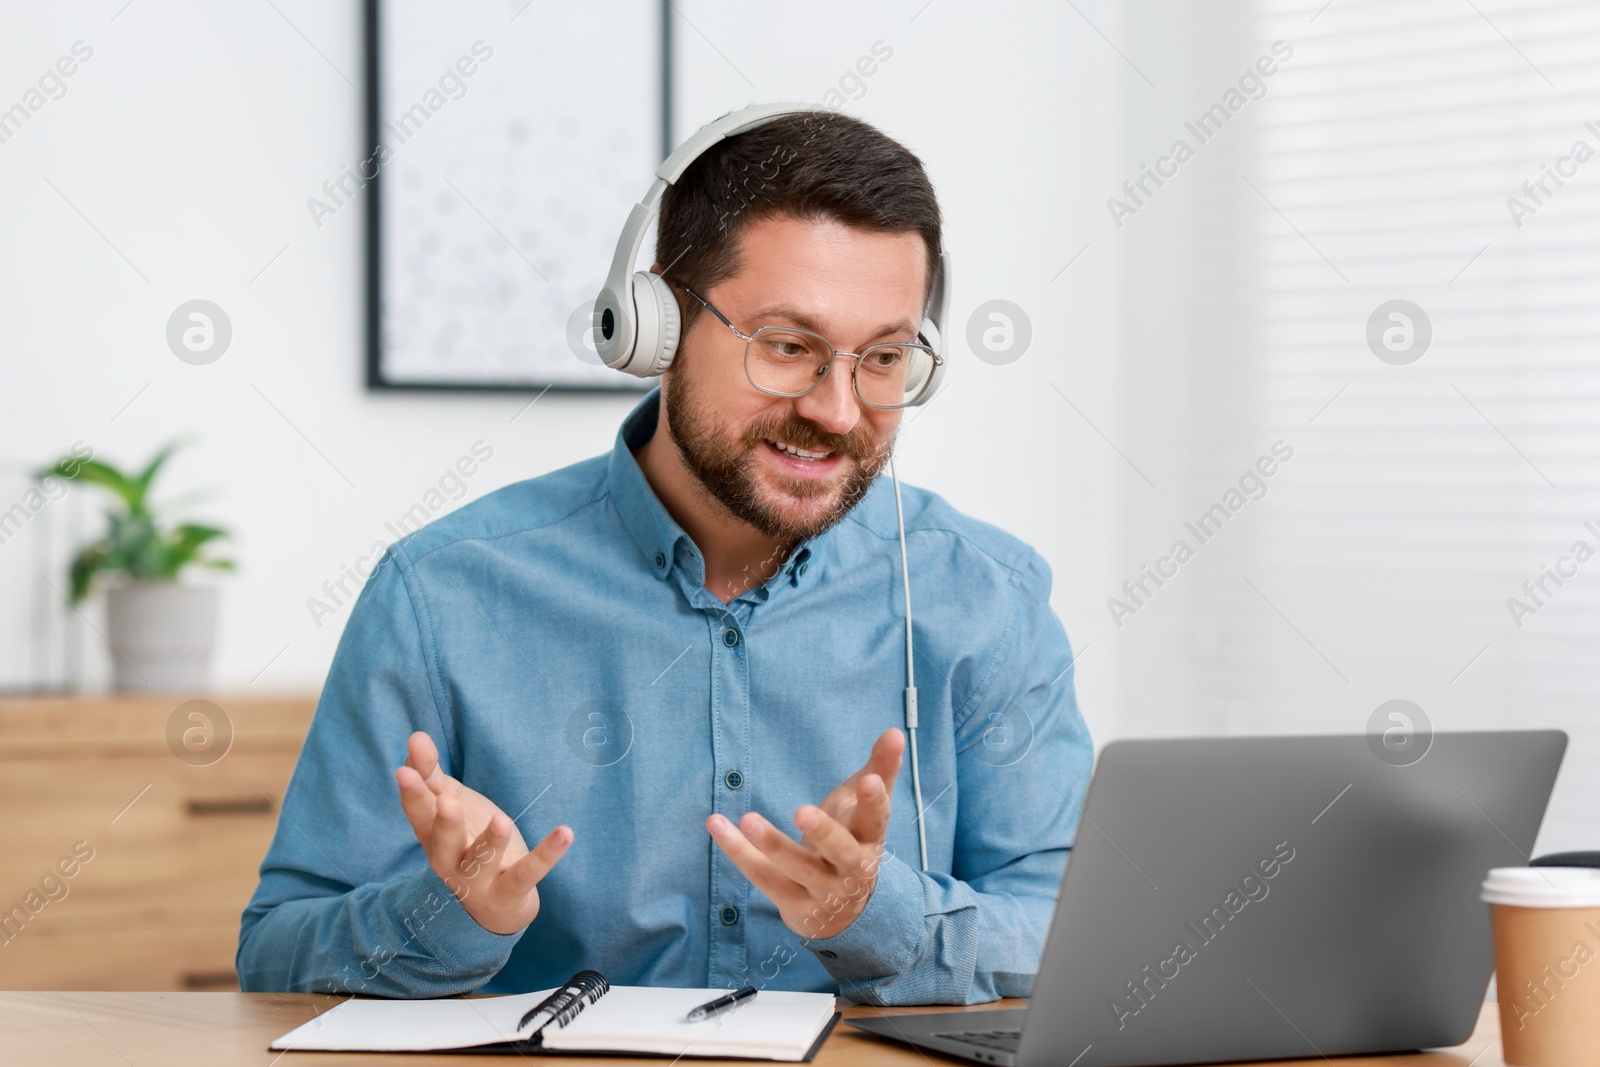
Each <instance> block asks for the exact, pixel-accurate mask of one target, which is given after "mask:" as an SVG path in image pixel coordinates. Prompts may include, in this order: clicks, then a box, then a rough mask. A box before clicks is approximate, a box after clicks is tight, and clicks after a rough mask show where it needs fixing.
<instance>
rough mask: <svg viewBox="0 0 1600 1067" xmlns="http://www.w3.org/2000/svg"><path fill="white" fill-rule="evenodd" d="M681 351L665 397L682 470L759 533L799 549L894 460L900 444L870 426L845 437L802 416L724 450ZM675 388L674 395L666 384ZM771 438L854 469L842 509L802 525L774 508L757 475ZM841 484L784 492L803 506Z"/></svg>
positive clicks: (794, 483) (793, 485) (790, 484)
mask: <svg viewBox="0 0 1600 1067" xmlns="http://www.w3.org/2000/svg"><path fill="white" fill-rule="evenodd" d="M682 355H683V354H682V352H680V353H679V361H678V365H677V366H675V367H674V368H673V372H674V373H672V376H671V381H670V382H669V383H664V384H663V388H662V396H663V398H664V400H665V403H664V404H663V408H664V413H665V415H666V419H667V427H668V429H669V430H670V431H671V432H672V438H673V440H674V441H676V442H677V445H678V452H679V454H680V455H682V456H683V465H684V466H685V467H687V468H688V470H689V472H690V473H691V474H693V475H694V477H695V479H696V480H697V481H698V482H699V483H700V484H701V485H703V486H704V487H705V488H706V491H707V492H709V493H710V494H711V495H712V497H713V498H715V499H716V500H719V501H721V502H722V504H723V506H724V507H726V508H727V509H728V510H729V511H730V512H732V513H733V515H734V517H735V518H738V519H741V520H743V521H744V522H747V523H749V524H750V525H751V526H753V527H755V528H756V529H757V530H759V531H760V532H761V533H762V534H764V535H765V536H767V537H770V538H772V539H773V540H775V541H781V542H784V543H786V544H788V545H791V546H792V545H794V544H796V543H798V542H800V541H803V540H806V539H807V538H810V537H815V536H816V535H817V534H820V533H822V532H823V531H824V530H826V529H828V528H829V527H831V526H833V525H835V524H836V523H838V522H839V520H840V519H842V518H844V516H845V515H846V514H847V513H848V512H849V511H850V509H851V508H853V507H855V506H856V504H857V503H859V502H860V500H861V498H862V497H863V496H865V495H866V493H867V490H869V489H870V488H872V482H873V480H874V479H876V478H877V476H878V474H879V472H880V471H882V470H883V466H884V464H885V463H887V462H888V461H889V454H890V453H891V452H892V451H893V448H894V439H893V438H892V437H891V438H890V439H889V440H887V441H883V442H881V443H880V442H879V441H878V440H877V438H876V437H875V436H874V435H873V433H872V431H871V430H870V429H869V428H868V427H867V426H866V424H865V423H864V422H862V423H857V425H856V427H855V429H853V430H851V431H850V433H848V434H846V435H843V436H841V435H839V434H830V433H828V432H826V431H825V430H822V429H821V428H820V427H818V426H817V425H816V424H815V423H813V422H810V421H808V420H805V419H800V418H797V417H789V418H784V419H780V420H778V421H777V422H760V423H756V424H755V425H753V426H751V427H750V429H749V430H748V431H747V432H746V434H745V436H744V440H743V441H742V442H740V443H738V444H736V445H733V446H727V447H725V446H724V444H723V442H722V441H721V440H720V439H719V438H718V437H717V435H716V423H715V421H714V419H713V417H712V413H711V409H710V407H709V406H708V405H707V404H706V403H705V401H704V397H702V396H701V395H700V393H699V392H698V391H697V390H696V389H695V388H694V385H693V383H692V381H691V379H690V378H689V377H687V376H686V375H685V374H684V370H685V368H684V367H683V364H682ZM668 385H670V389H669V388H667V386H668ZM768 439H771V440H774V441H782V442H784V443H785V444H789V445H793V446H794V447H796V448H803V449H805V450H806V451H808V452H835V453H837V454H839V455H840V456H841V457H842V461H843V462H847V463H848V464H849V469H848V473H846V474H845V476H844V481H843V492H842V493H840V495H839V500H838V503H837V504H835V505H834V506H833V507H832V508H831V509H829V510H828V511H827V512H826V513H825V514H823V515H820V516H816V517H812V518H806V519H798V518H794V517H792V516H790V515H788V514H786V513H785V512H784V511H782V510H781V509H778V508H775V507H773V506H771V505H770V504H769V503H768V502H767V500H766V499H765V498H764V497H763V496H762V492H761V487H760V485H759V484H758V482H757V479H756V474H755V466H756V462H757V460H756V456H755V450H756V449H758V448H766V447H767V445H766V443H765V442H766V441H767V440H768ZM837 486H838V481H837V479H830V480H826V481H824V480H811V479H800V478H795V479H793V480H788V481H786V483H785V485H784V489H785V490H786V491H787V492H788V493H789V494H790V495H791V496H793V497H795V498H796V499H799V500H812V499H814V498H816V497H819V496H822V495H824V494H827V493H832V492H834V491H835V490H836V487H837Z"/></svg>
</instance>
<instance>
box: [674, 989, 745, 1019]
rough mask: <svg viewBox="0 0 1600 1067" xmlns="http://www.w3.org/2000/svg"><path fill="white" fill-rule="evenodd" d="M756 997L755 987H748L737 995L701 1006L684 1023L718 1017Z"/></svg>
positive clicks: (720, 998) (690, 1013)
mask: <svg viewBox="0 0 1600 1067" xmlns="http://www.w3.org/2000/svg"><path fill="white" fill-rule="evenodd" d="M755 995H756V987H755V986H753V985H747V986H745V987H744V988H743V989H741V990H739V991H738V992H737V993H729V994H728V995H727V996H723V997H718V998H717V999H716V1000H713V1001H709V1002H707V1003H705V1004H702V1005H700V1006H699V1007H698V1008H695V1009H693V1010H692V1011H690V1012H689V1014H688V1015H687V1016H685V1017H684V1021H685V1022H691V1023H697V1022H699V1021H700V1020H701V1019H708V1018H710V1017H711V1016H713V1015H716V1014H717V1013H718V1012H723V1011H727V1010H728V1009H729V1008H731V1007H733V1006H734V1005H735V1004H742V1003H743V1002H745V1001H747V1000H749V999H750V998H751V997H753V996H755Z"/></svg>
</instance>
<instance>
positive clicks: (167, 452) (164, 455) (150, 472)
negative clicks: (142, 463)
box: [137, 438, 183, 501]
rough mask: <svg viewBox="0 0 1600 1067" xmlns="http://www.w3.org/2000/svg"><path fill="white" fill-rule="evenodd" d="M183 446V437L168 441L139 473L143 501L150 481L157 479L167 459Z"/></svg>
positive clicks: (140, 497)
mask: <svg viewBox="0 0 1600 1067" xmlns="http://www.w3.org/2000/svg"><path fill="white" fill-rule="evenodd" d="M182 447H183V440H182V438H179V439H178V440H176V441H172V442H170V443H168V444H167V446H166V447H165V448H163V449H162V450H161V451H159V452H157V453H156V455H155V458H154V459H152V460H151V461H150V465H149V466H147V467H145V469H144V470H143V471H141V472H140V473H139V477H138V479H137V481H138V483H139V499H140V500H141V501H143V500H144V495H145V493H146V492H148V491H149V489H150V483H151V482H152V481H154V480H155V476H156V474H157V472H159V471H160V470H161V468H162V466H163V465H164V464H165V463H166V462H167V459H168V458H169V457H170V456H171V455H172V454H173V453H174V452H176V451H177V450H178V449H180V448H182Z"/></svg>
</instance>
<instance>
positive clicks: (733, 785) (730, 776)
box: [722, 771, 744, 789]
mask: <svg viewBox="0 0 1600 1067" xmlns="http://www.w3.org/2000/svg"><path fill="white" fill-rule="evenodd" d="M722 780H723V781H724V782H727V783H728V788H729V789H738V788H739V787H740V786H741V785H744V775H742V774H740V773H739V772H738V771H729V772H728V773H727V774H725V775H723V776H722Z"/></svg>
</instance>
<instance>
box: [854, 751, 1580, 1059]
mask: <svg viewBox="0 0 1600 1067" xmlns="http://www.w3.org/2000/svg"><path fill="white" fill-rule="evenodd" d="M1566 745H1567V736H1566V734H1564V733H1562V732H1561V731H1559V730H1534V731H1510V732H1496V733H1445V734H1439V735H1437V736H1435V737H1434V738H1433V739H1432V744H1431V747H1428V748H1427V750H1426V752H1425V754H1424V755H1423V756H1422V758H1420V759H1417V760H1416V761H1415V762H1413V763H1410V764H1409V765H1406V766H1400V765H1397V764H1398V763H1401V762H1404V760H1399V759H1395V758H1394V757H1393V754H1391V753H1389V752H1387V751H1385V750H1384V749H1383V748H1382V746H1381V744H1379V745H1376V746H1374V745H1371V744H1369V742H1368V739H1367V738H1366V737H1363V736H1359V735H1357V736H1351V737H1263V738H1206V739H1199V740H1150V741H1114V742H1112V743H1111V744H1109V745H1107V746H1106V747H1105V749H1104V751H1102V752H1101V754H1100V759H1099V763H1098V764H1097V766H1096V768H1095V772H1094V778H1093V780H1092V781H1091V783H1090V786H1089V795H1088V799H1087V800H1086V801H1085V802H1084V811H1083V816H1082V818H1081V820H1080V821H1079V826H1078V834H1077V843H1076V845H1075V846H1074V848H1073V851H1072V857H1071V860H1070V862H1068V864H1067V871H1066V874H1065V876H1064V878H1063V880H1062V883H1061V890H1060V895H1059V898H1058V901H1057V904H1056V911H1055V918H1054V919H1053V920H1052V922H1051V926H1050V934H1049V937H1048V939H1047V940H1046V942H1045V947H1044V954H1043V956H1042V958H1041V959H1040V964H1039V971H1038V976H1037V977H1036V978H1035V980H1034V985H1033V995H1032V997H1031V999H1030V1001H1029V1007H1027V1008H1018V1009H1011V1010H1002V1011H995V1010H980V1011H966V1012H931V1013H926V1014H917V1015H898V1016H878V1017H874V1018H865V1019H852V1020H849V1025H850V1026H853V1027H855V1028H857V1029H859V1030H864V1031H867V1032H868V1033H871V1034H875V1035H877V1036H880V1037H884V1038H888V1039H891V1040H894V1041H900V1042H905V1043H907V1044H911V1045H915V1046H918V1047H920V1048H923V1049H931V1050H936V1051H938V1052H942V1053H947V1054H949V1055H953V1056H958V1057H960V1058H962V1059H966V1060H970V1061H973V1062H976V1063H992V1064H1003V1065H1006V1067H1043V1065H1045V1064H1049V1065H1052V1067H1145V1065H1155V1064H1187V1063H1216V1062H1222V1061H1231V1060H1256V1059H1297V1058H1301V1057H1312V1058H1315V1057H1324V1056H1338V1055H1346V1054H1355V1053H1384V1052H1396V1051H1401V1050H1409V1049H1420V1048H1438V1047H1443V1046H1450V1045H1457V1044H1460V1043H1461V1042H1463V1041H1465V1040H1467V1038H1468V1036H1469V1035H1470V1034H1471V1033H1472V1030H1473V1027H1474V1025H1475V1024H1476V1023H1477V1019H1478V1011H1479V1008H1480V1007H1481V1005H1482V1003H1483V998H1484V994H1485V992H1486V991H1487V989H1488V983H1489V976H1490V973H1491V971H1492V970H1493V946H1492V943H1491V940H1490V933H1489V912H1488V905H1486V904H1483V903H1481V902H1480V901H1479V899H1478V892H1479V886H1480V885H1481V883H1482V882H1483V877H1484V873H1485V872H1486V871H1488V870H1489V868H1491V867H1509V866H1518V865H1523V864H1526V863H1528V861H1529V857H1530V854H1531V851H1532V849H1533V845H1534V836H1535V835H1536V834H1537V832H1538V829H1539V823H1540V820H1542V819H1543V817H1544V810H1545V805H1546V803H1547V802H1548V800H1549V798H1550V790H1551V787H1552V786H1553V785H1554V784H1555V777H1556V771H1557V769H1558V768H1559V767H1560V764H1561V757H1562V754H1563V752H1564V751H1565V750H1566ZM1414 755H1415V753H1414V752H1413V753H1412V754H1411V755H1408V756H1407V757H1405V759H1407V760H1409V759H1411V758H1413V757H1414ZM1017 769H1018V770H1031V771H1032V772H1033V773H1041V774H1042V773H1049V769H1048V768H1045V767H1033V768H1028V767H1027V762H1026V761H1023V762H1022V763H1020V764H1018V765H1017ZM980 951H981V950H980Z"/></svg>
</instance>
